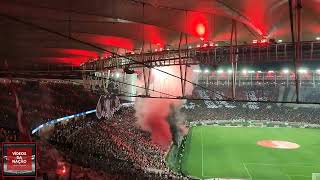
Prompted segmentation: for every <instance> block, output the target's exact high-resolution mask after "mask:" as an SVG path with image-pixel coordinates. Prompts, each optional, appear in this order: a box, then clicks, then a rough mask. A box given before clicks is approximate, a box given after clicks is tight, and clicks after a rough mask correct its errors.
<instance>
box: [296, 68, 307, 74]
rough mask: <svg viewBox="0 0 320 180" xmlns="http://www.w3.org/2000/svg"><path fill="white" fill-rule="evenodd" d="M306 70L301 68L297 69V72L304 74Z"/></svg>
mask: <svg viewBox="0 0 320 180" xmlns="http://www.w3.org/2000/svg"><path fill="white" fill-rule="evenodd" d="M307 72H308V70H306V69H303V68H301V69H298V73H300V74H305V73H307Z"/></svg>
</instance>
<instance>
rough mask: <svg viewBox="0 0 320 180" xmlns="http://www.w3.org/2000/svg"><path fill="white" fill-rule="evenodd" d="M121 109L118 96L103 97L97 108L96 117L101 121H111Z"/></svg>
mask: <svg viewBox="0 0 320 180" xmlns="http://www.w3.org/2000/svg"><path fill="white" fill-rule="evenodd" d="M119 108H120V99H119V98H118V96H110V95H101V96H100V98H99V101H98V104H97V108H96V110H97V111H96V115H97V117H98V118H99V119H101V118H102V117H103V118H106V119H109V118H111V117H112V116H113V114H114V113H115V112H116V111H118V110H119Z"/></svg>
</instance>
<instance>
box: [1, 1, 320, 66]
mask: <svg viewBox="0 0 320 180" xmlns="http://www.w3.org/2000/svg"><path fill="white" fill-rule="evenodd" d="M319 17H320V1H319V0H305V1H302V18H301V19H302V21H301V23H302V24H301V27H302V40H305V41H309V40H315V38H316V37H317V36H320V18H319ZM233 20H234V21H236V22H237V34H238V42H239V44H241V43H244V42H248V43H250V42H251V41H252V40H254V39H260V38H262V37H263V36H267V37H268V38H274V39H281V40H283V41H290V37H291V31H290V18H289V8H288V0H184V1H177V0H144V1H143V0H92V1H87V0H55V1H52V0H33V1H30V0H2V1H0V27H1V28H0V39H1V48H0V57H1V58H0V65H1V66H2V65H3V64H4V62H7V63H8V64H9V67H12V66H13V67H16V68H19V67H20V68H27V67H47V66H51V65H52V66H56V65H58V66H60V65H68V66H70V65H79V64H80V63H82V62H84V61H86V60H87V59H88V58H95V57H98V56H108V53H106V52H103V51H102V50H101V49H96V48H94V47H92V46H88V45H86V44H83V43H79V42H76V41H73V40H72V39H68V38H67V37H66V36H70V37H73V38H76V39H79V40H81V41H84V42H88V43H90V44H93V45H96V46H99V47H101V48H104V49H108V50H110V51H113V52H116V53H124V52H128V51H141V49H142V47H143V46H144V48H143V49H144V50H145V51H147V50H155V49H157V48H163V47H165V46H166V45H170V46H172V47H178V44H179V40H180V35H181V33H182V34H183V45H185V44H186V41H187V42H188V44H189V45H195V44H198V43H201V40H200V38H201V39H202V38H203V39H205V41H210V42H224V43H225V44H228V42H229V41H230V33H231V25H232V21H233ZM44 29H45V30H50V31H51V32H47V31H45V30H44ZM61 34H63V35H65V37H62V36H60V35H61ZM186 37H187V38H186ZM2 67H4V66H2Z"/></svg>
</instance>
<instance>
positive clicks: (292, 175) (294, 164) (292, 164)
mask: <svg viewBox="0 0 320 180" xmlns="http://www.w3.org/2000/svg"><path fill="white" fill-rule="evenodd" d="M244 164H247V165H250V164H251V165H265V166H296V167H318V165H313V166H301V165H296V164H299V163H291V164H263V163H244ZM283 174H285V175H286V176H287V177H288V178H289V179H290V180H292V179H291V177H295V176H298V177H311V176H306V175H300V174H290V175H289V174H286V173H283ZM259 180H262V179H259Z"/></svg>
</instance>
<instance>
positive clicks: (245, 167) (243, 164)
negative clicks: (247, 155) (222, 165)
mask: <svg viewBox="0 0 320 180" xmlns="http://www.w3.org/2000/svg"><path fill="white" fill-rule="evenodd" d="M242 164H243V166H244V168H245V169H246V171H247V174H248V175H249V177H250V179H251V180H252V176H251V174H250V172H249V170H248V168H247V166H246V164H245V163H242Z"/></svg>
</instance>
